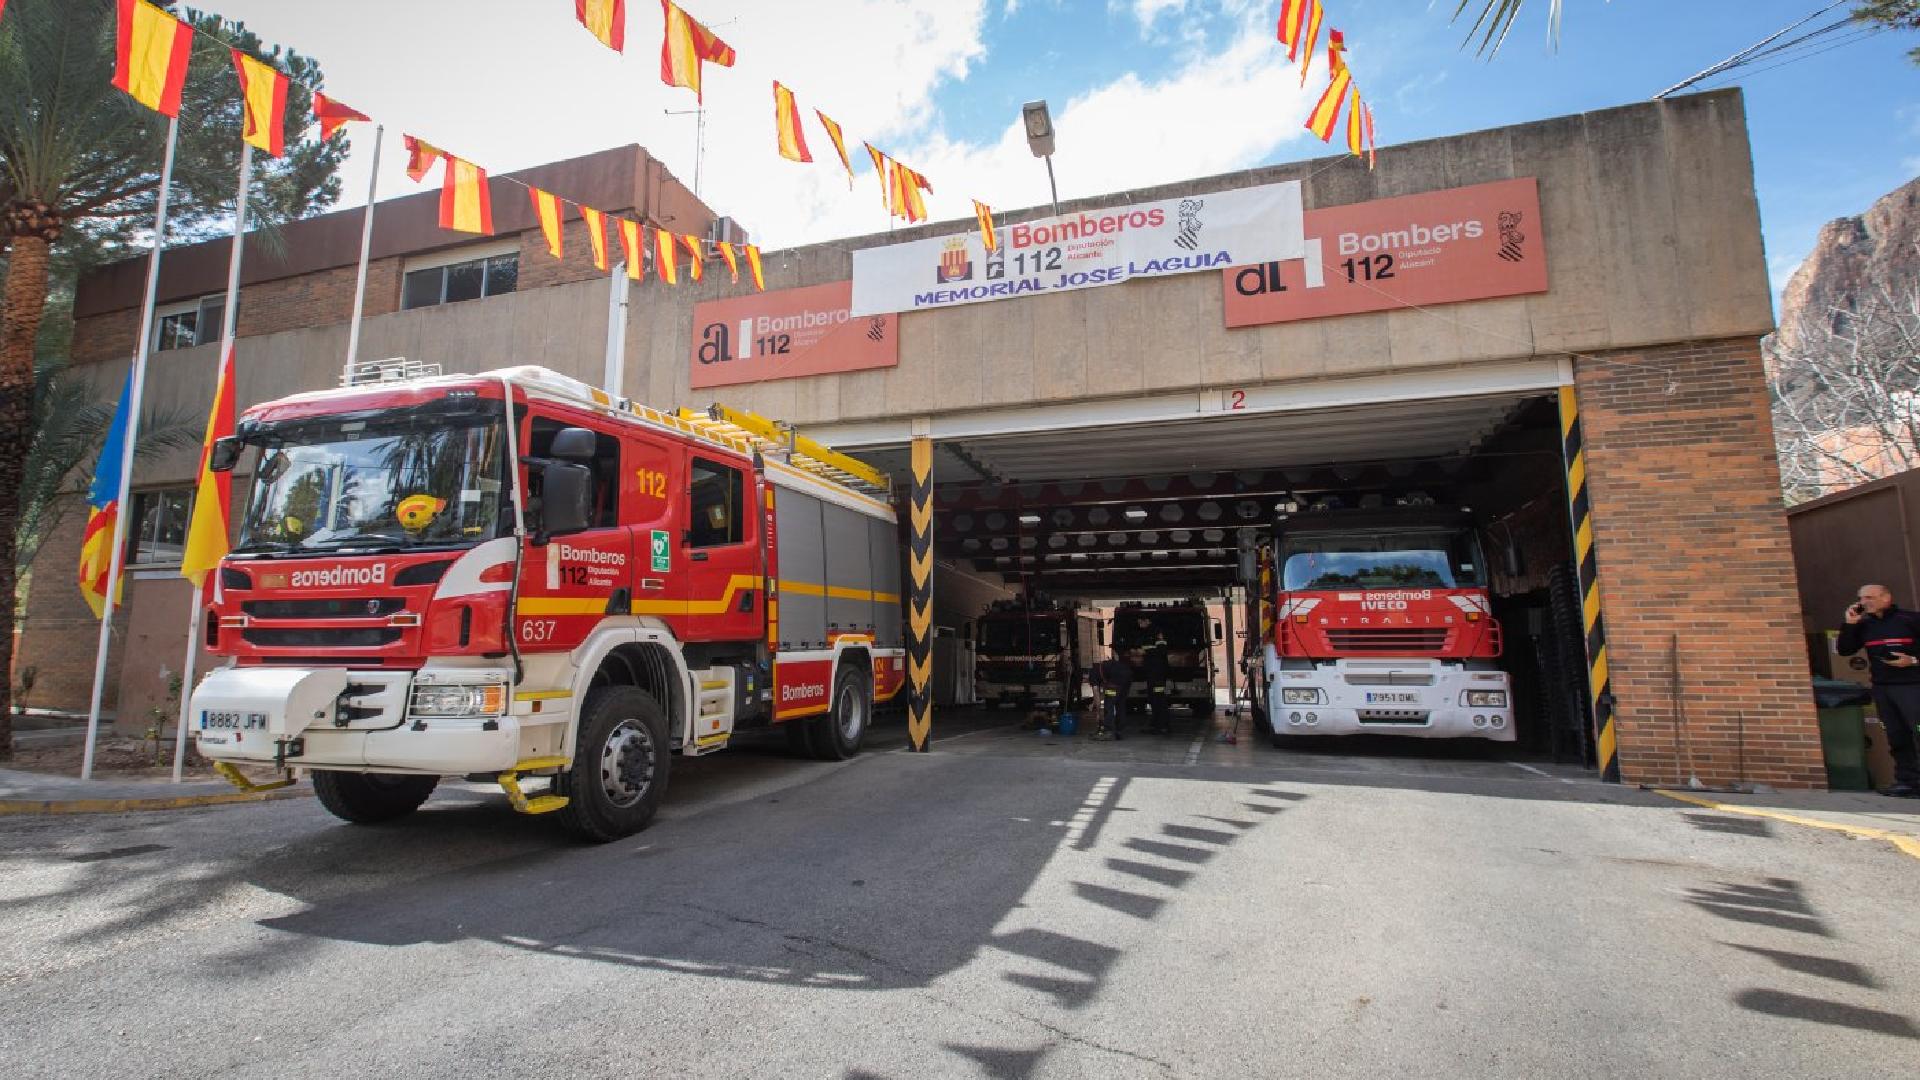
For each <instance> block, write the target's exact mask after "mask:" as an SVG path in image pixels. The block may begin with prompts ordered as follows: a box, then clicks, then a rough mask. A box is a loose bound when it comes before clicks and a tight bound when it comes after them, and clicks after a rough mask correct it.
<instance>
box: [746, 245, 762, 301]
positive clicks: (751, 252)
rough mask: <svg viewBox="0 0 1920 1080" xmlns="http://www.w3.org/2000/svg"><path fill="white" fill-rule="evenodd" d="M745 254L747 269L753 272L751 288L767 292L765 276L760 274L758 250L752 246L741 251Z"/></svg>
mask: <svg viewBox="0 0 1920 1080" xmlns="http://www.w3.org/2000/svg"><path fill="white" fill-rule="evenodd" d="M743 250H745V251H746V253H747V269H748V270H750V271H752V272H753V287H754V288H755V289H758V290H759V291H761V292H766V291H767V279H766V275H764V274H762V273H761V272H760V249H759V248H757V247H754V246H753V245H752V244H748V245H746V247H745V248H744V249H743Z"/></svg>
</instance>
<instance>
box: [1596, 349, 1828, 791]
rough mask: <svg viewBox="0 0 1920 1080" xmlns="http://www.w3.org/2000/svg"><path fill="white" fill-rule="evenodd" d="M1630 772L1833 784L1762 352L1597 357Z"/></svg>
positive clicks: (1601, 524) (1601, 510)
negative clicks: (1812, 683) (1682, 736)
mask: <svg viewBox="0 0 1920 1080" xmlns="http://www.w3.org/2000/svg"><path fill="white" fill-rule="evenodd" d="M1574 383H1575V389H1576V392H1577V393H1578V394H1579V398H1580V410H1581V417H1582V420H1583V423H1584V425H1585V436H1586V447H1587V475H1588V477H1589V481H1588V482H1589V485H1590V487H1591V490H1592V493H1593V504H1594V508H1593V520H1594V537H1595V544H1596V546H1597V551H1598V557H1599V565H1600V591H1601V602H1602V604H1603V607H1604V611H1605V616H1606V622H1607V643H1608V658H1609V660H1610V662H1611V664H1612V671H1613V689H1614V693H1615V696H1616V697H1617V698H1618V701H1619V704H1618V714H1617V717H1618V718H1617V721H1616V724H1617V731H1618V735H1619V745H1620V764H1621V774H1622V776H1623V778H1624V779H1625V780H1627V781H1628V782H1641V781H1660V782H1667V783H1671V782H1673V781H1675V780H1676V779H1683V778H1684V774H1683V773H1682V772H1681V771H1682V770H1685V769H1686V768H1687V767H1688V766H1687V759H1686V756H1685V747H1684V744H1681V745H1676V743H1678V742H1679V740H1677V739H1676V735H1675V728H1674V709H1673V706H1672V700H1673V693H1672V676H1673V664H1672V661H1671V656H1670V649H1671V645H1672V639H1673V635H1674V634H1676V633H1677V634H1678V635H1679V642H1680V651H1679V661H1680V662H1679V670H1680V677H1681V693H1680V702H1681V706H1682V711H1683V712H1684V714H1685V720H1686V725H1685V731H1686V732H1687V733H1688V734H1689V735H1690V737H1691V742H1692V765H1691V768H1692V770H1693V771H1694V772H1696V773H1697V774H1698V775H1699V777H1700V778H1701V779H1702V780H1703V781H1705V782H1707V783H1709V784H1726V783H1731V782H1735V781H1738V780H1747V781H1754V782H1759V783H1766V784H1772V785H1775V786H1777V787H1824V786H1825V785H1826V774H1825V771H1824V769H1823V767H1822V763H1821V753H1820V738H1819V731H1818V728H1817V726H1816V724H1815V719H1814V713H1813V702H1812V698H1811V696H1810V693H1809V690H1808V671H1807V659H1806V650H1805V648H1804V646H1803V644H1802V642H1801V640H1800V612H1799V601H1798V597H1797V595H1796V591H1795V587H1794V571H1793V553H1792V550H1791V547H1790V545H1789V542H1788V537H1787V520H1786V512H1785V508H1784V506H1783V505H1782V503H1781V499H1780V474H1779V465H1778V462H1777V461H1776V459H1775V456H1774V445H1773V428H1772V422H1771V420H1770V418H1769V412H1768V403H1767V391H1766V384H1765V379H1764V376H1763V373H1762V370H1761V364H1760V348H1759V343H1758V342H1757V341H1755V340H1752V339H1738V340H1732V341H1721V342H1705V343H1698V344H1693V345H1679V346H1667V347H1661V348H1654V349H1639V350H1627V351H1619V352H1610V353H1604V354H1600V355H1599V356H1597V357H1582V358H1580V359H1579V360H1578V361H1576V363H1575V366H1574Z"/></svg>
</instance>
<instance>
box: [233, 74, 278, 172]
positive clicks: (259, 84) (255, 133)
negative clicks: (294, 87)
mask: <svg viewBox="0 0 1920 1080" xmlns="http://www.w3.org/2000/svg"><path fill="white" fill-rule="evenodd" d="M233 70H234V71H236V72H238V73H239V75H240V104H241V107H242V109H243V110H244V112H245V113H246V124H245V126H244V127H243V128H242V129H241V132H240V137H241V138H242V139H244V140H246V142H247V145H248V146H251V147H253V148H254V149H255V150H259V151H261V152H262V153H267V154H272V155H273V156H274V157H286V156H287V86H288V84H289V83H291V82H292V80H291V79H288V78H287V77H286V76H285V75H282V74H280V72H279V71H278V70H276V69H275V68H274V66H273V65H272V64H267V63H263V62H261V61H259V60H255V59H254V58H253V57H251V56H248V55H247V54H246V53H243V52H241V51H240V50H239V49H235V50H233Z"/></svg>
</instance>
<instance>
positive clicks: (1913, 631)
mask: <svg viewBox="0 0 1920 1080" xmlns="http://www.w3.org/2000/svg"><path fill="white" fill-rule="evenodd" d="M1846 622H1847V625H1845V626H1843V627H1841V628H1840V639H1839V640H1838V641H1836V642H1834V651H1835V652H1838V653H1839V654H1840V655H1841V656H1852V655H1853V654H1854V653H1857V652H1859V651H1860V650H1862V649H1865V650H1866V652H1867V661H1868V672H1869V674H1870V675H1871V676H1872V679H1873V707H1874V711H1875V712H1876V713H1878V714H1879V716H1880V722H1881V723H1882V724H1884V725H1885V726H1886V729H1887V749H1888V750H1890V751H1892V753H1893V786H1892V787H1890V788H1887V789H1886V790H1885V791H1883V792H1881V794H1883V795H1893V796H1896V797H1898V798H1903V799H1920V748H1916V746H1915V741H1916V738H1917V737H1916V735H1915V733H1914V725H1916V724H1920V614H1916V613H1915V612H1911V611H1905V610H1902V609H1901V608H1900V607H1899V606H1897V605H1896V604H1894V602H1893V593H1891V592H1889V591H1888V590H1887V587H1886V586H1885V585H1862V586H1860V599H1859V602H1858V603H1856V604H1854V605H1853V606H1852V607H1849V608H1848V609H1847V613H1846Z"/></svg>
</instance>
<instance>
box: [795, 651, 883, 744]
mask: <svg viewBox="0 0 1920 1080" xmlns="http://www.w3.org/2000/svg"><path fill="white" fill-rule="evenodd" d="M833 684H834V691H833V711H831V712H829V713H828V714H827V715H825V716H820V717H815V718H814V719H813V720H812V721H810V723H811V724H812V725H813V756H814V757H817V758H819V759H820V760H822V761H845V760H846V759H848V758H850V757H852V756H853V755H855V754H857V753H859V752H860V743H861V742H862V741H864V740H865V739H866V737H867V724H868V722H869V721H871V720H872V719H873V676H871V675H869V674H867V672H866V670H865V669H864V668H860V667H856V666H854V665H852V664H844V665H842V666H841V668H840V673H839V675H838V676H837V677H836V678H835V679H834V680H833Z"/></svg>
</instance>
